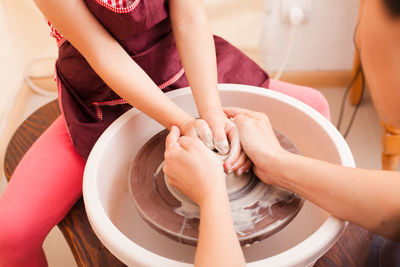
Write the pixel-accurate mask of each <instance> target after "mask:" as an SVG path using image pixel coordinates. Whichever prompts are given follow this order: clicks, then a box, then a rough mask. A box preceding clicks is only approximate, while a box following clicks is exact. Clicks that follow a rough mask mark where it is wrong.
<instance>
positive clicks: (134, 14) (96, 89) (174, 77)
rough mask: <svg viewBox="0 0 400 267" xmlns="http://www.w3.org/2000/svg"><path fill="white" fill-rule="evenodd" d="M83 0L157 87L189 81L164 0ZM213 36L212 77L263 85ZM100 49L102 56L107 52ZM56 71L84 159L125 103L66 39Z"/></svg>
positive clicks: (249, 65) (260, 73)
mask: <svg viewBox="0 0 400 267" xmlns="http://www.w3.org/2000/svg"><path fill="white" fill-rule="evenodd" d="M85 2H86V5H87V7H88V8H89V10H90V11H91V12H92V14H93V15H94V16H95V17H96V18H97V19H98V21H99V22H100V23H101V24H102V25H103V26H104V28H105V29H106V30H107V31H108V32H109V33H110V34H111V35H112V36H113V37H114V38H115V39H116V40H117V41H118V43H119V44H120V45H121V46H122V47H123V48H124V49H125V51H126V52H127V53H128V54H129V55H130V56H131V57H132V60H134V61H135V62H136V63H137V64H138V65H139V66H140V67H141V68H142V69H143V70H144V71H145V72H146V73H147V74H148V75H149V76H150V78H151V79H152V80H153V81H154V83H156V84H157V85H158V86H159V87H160V89H161V90H163V91H165V92H167V91H171V90H174V89H178V88H182V87H186V86H188V85H189V84H188V81H187V79H186V76H185V74H184V71H183V68H182V63H181V62H180V59H179V54H178V51H177V48H176V45H175V41H174V38H173V34H172V29H171V24H170V19H169V11H168V1H167V0H135V1H134V2H133V4H132V5H131V6H129V7H123V8H116V7H112V6H111V5H108V4H107V3H106V2H104V0H85ZM214 41H215V47H216V54H217V64H218V82H220V83H238V84H248V85H255V86H260V87H265V88H267V87H268V84H269V76H268V74H267V73H266V72H265V71H264V70H263V69H262V68H260V67H259V66H258V65H257V64H256V63H254V62H253V61H252V60H251V59H249V58H248V57H247V56H246V55H244V54H243V53H242V52H240V51H239V50H238V49H237V48H235V47H233V46H232V45H231V44H229V43H228V42H226V41H225V40H223V39H222V38H220V37H216V36H215V37H214ZM104 53H105V54H106V56H107V51H104ZM120 71H124V70H120ZM56 74H57V81H58V87H59V99H60V106H61V109H62V112H63V114H64V116H65V120H66V122H67V127H68V131H69V134H70V136H71V140H72V142H73V144H74V146H75V148H76V150H77V151H78V153H79V154H80V155H81V156H82V157H83V158H84V159H87V157H88V156H89V153H90V151H91V149H92V148H93V146H94V144H95V142H96V141H97V139H98V138H99V137H100V135H101V134H102V133H103V132H104V130H105V129H106V128H107V127H108V126H109V125H110V124H111V123H112V122H113V121H114V120H115V119H117V118H118V117H119V116H121V115H122V114H123V113H125V112H126V111H127V110H129V109H130V108H131V106H130V105H129V104H127V103H126V102H125V101H124V100H122V99H121V97H119V96H118V95H117V94H116V93H115V92H114V91H112V89H111V88H109V87H108V86H107V85H106V84H105V83H104V82H103V80H102V79H101V78H100V77H99V76H98V75H97V74H96V73H95V72H94V70H93V69H92V68H91V67H90V65H89V64H88V62H87V61H86V60H85V58H84V57H83V56H82V55H81V54H80V53H79V52H78V50H76V49H75V48H74V47H73V46H72V45H71V44H70V43H69V42H68V41H67V40H65V41H64V42H63V43H62V44H61V45H60V46H59V54H58V60H57V63H56ZM143 90H146V88H143Z"/></svg>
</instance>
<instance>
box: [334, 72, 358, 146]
mask: <svg viewBox="0 0 400 267" xmlns="http://www.w3.org/2000/svg"><path fill="white" fill-rule="evenodd" d="M360 75H361V78H362V81H361V84H362V86H361V96H360V100H359V101H358V103H357V105H356V106H355V108H354V111H353V114H352V115H351V119H350V122H349V124H348V125H347V128H346V130H345V131H344V134H343V137H344V138H347V136H348V134H349V133H350V130H351V128H352V126H353V123H354V120H355V117H356V115H357V112H358V109H359V107H360V105H361V102H362V100H363V98H364V91H365V78H364V73H363V71H362V67H361V65H360V66H359V67H358V69H357V72H356V74H355V75H354V77H353V79H352V80H351V82H350V83H349V85H348V86H347V88H346V90H345V92H344V94H343V98H342V103H341V105H340V113H339V119H338V123H337V125H336V128H337V129H338V130H339V131H340V127H341V124H342V121H343V115H344V111H345V103H346V99H347V96H348V94H349V92H350V89H351V87H353V85H354V83H355V82H356V81H357V79H358V77H359V76H360Z"/></svg>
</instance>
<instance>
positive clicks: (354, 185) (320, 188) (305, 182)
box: [271, 153, 400, 240]
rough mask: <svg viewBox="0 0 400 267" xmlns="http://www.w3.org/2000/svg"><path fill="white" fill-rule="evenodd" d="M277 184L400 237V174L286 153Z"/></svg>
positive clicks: (335, 212)
mask: <svg viewBox="0 0 400 267" xmlns="http://www.w3.org/2000/svg"><path fill="white" fill-rule="evenodd" d="M274 164H276V165H275V167H274V170H273V171H272V172H271V175H273V176H274V180H275V181H276V184H277V185H279V186H282V187H285V188H287V189H289V190H291V191H293V192H296V193H298V194H300V195H302V196H303V197H305V198H306V199H308V200H310V201H311V202H314V203H315V204H317V205H318V206H320V207H322V208H324V209H325V210H327V211H328V212H330V213H331V214H333V215H335V216H336V217H339V218H341V219H343V220H348V221H351V222H353V223H356V224H358V225H360V226H363V227H365V228H367V229H369V230H371V231H374V232H376V233H378V234H381V235H383V236H386V237H389V238H392V239H397V240H399V239H400V173H398V172H389V171H378V170H365V169H355V168H348V167H342V166H339V165H334V164H330V163H327V162H323V161H319V160H315V159H311V158H306V157H303V156H299V155H294V154H290V153H286V154H285V157H284V158H281V159H278V160H276V162H275V163H274Z"/></svg>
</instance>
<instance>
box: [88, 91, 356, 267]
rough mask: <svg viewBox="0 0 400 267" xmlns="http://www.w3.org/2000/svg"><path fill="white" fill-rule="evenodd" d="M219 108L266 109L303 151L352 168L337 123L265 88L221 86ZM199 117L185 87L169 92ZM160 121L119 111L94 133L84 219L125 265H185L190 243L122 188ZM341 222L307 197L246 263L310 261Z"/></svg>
mask: <svg viewBox="0 0 400 267" xmlns="http://www.w3.org/2000/svg"><path fill="white" fill-rule="evenodd" d="M220 91H221V92H220V93H221V98H222V102H223V105H224V106H238V107H244V108H249V109H253V110H257V111H262V112H265V113H266V114H267V115H268V116H269V117H270V120H271V123H272V125H273V126H274V128H276V129H277V130H279V131H281V132H282V133H284V134H286V135H287V136H288V137H289V138H290V139H291V140H292V141H293V142H294V143H295V144H296V145H297V146H298V147H299V149H300V150H301V151H302V153H303V154H304V155H306V156H309V157H313V158H317V159H321V160H325V161H329V162H332V163H337V164H341V165H344V166H350V167H354V160H353V156H352V154H351V152H350V149H349V147H348V146H347V144H346V142H345V141H344V139H343V138H342V136H341V135H340V133H339V132H338V131H337V130H336V128H335V127H334V126H333V125H332V124H331V123H330V122H329V121H328V120H326V119H325V118H324V117H323V116H322V115H320V114H319V113H318V112H316V111H315V110H313V109H312V108H310V107H308V106H307V105H305V104H303V103H301V102H300V101H298V100H296V99H294V98H291V97H288V96H286V95H283V94H280V93H277V92H273V91H271V90H265V89H263V88H258V87H253V86H246V85H236V84H221V85H220ZM168 96H169V97H170V98H171V99H173V101H174V102H176V103H177V104H178V105H179V106H180V107H182V108H183V109H184V110H186V111H187V112H189V113H190V114H192V115H193V116H197V115H198V114H197V111H196V107H195V104H194V101H193V98H192V95H191V93H190V90H189V89H188V88H184V89H181V90H176V91H173V92H170V93H168ZM162 128H163V127H162V126H161V125H159V124H158V123H156V122H155V121H153V120H152V119H150V118H149V117H147V116H146V115H144V114H142V113H140V112H139V111H138V110H136V109H132V110H130V111H129V112H127V113H125V114H124V115H122V116H121V117H120V118H119V119H117V120H116V121H115V122H114V123H113V124H112V125H111V126H110V127H109V128H108V129H107V130H106V131H105V132H104V134H103V135H102V136H101V137H100V139H99V140H98V142H97V143H96V145H95V147H94V148H93V150H92V152H91V154H90V156H89V159H88V161H87V164H86V169H85V174H84V182H83V196H84V200H85V207H86V212H87V215H88V218H89V221H90V223H91V225H92V227H93V229H94V231H95V233H96V234H97V236H98V237H99V239H100V240H101V241H102V242H103V243H104V245H105V246H106V247H107V248H108V249H109V250H110V251H111V252H112V253H113V254H114V255H115V256H116V257H117V258H118V259H120V260H121V261H122V262H124V263H125V264H127V265H129V266H190V265H191V263H193V258H194V253H195V248H194V247H192V246H188V245H184V244H180V243H178V242H175V241H173V240H170V239H168V238H167V237H164V236H162V235H161V234H159V233H158V232H156V231H154V230H153V229H152V228H151V227H149V226H148V225H147V224H146V223H145V222H144V221H143V220H142V219H141V217H140V216H139V214H138V212H137V211H136V208H135V206H134V205H133V201H132V200H131V198H130V195H129V190H128V175H129V168H130V164H131V162H132V161H133V159H134V158H135V155H136V153H137V152H138V150H139V149H140V148H141V147H142V146H143V145H144V143H145V142H146V141H147V140H148V139H149V138H151V137H152V136H153V135H155V134H156V133H157V132H159V131H160V130H162ZM345 226H346V223H345V222H343V221H341V220H339V219H337V218H335V217H333V216H330V215H329V214H328V213H327V212H326V211H324V210H322V209H321V208H319V207H317V206H316V205H314V204H312V203H310V202H308V201H306V202H305V204H304V207H303V208H302V210H301V211H300V213H299V214H298V215H297V216H296V218H295V219H294V220H293V221H292V222H291V223H290V224H289V225H288V226H287V227H285V228H284V229H283V230H282V231H280V232H278V233H277V234H275V235H273V236H272V237H270V238H268V239H266V240H264V241H262V242H259V243H257V244H253V245H251V246H249V247H246V248H243V251H244V254H245V257H246V260H247V262H248V266H302V267H303V266H309V265H313V264H314V263H315V261H316V260H317V259H318V258H320V257H321V256H322V255H323V254H324V253H325V252H326V251H328V249H329V248H330V247H331V246H332V245H333V244H334V243H335V242H336V240H337V239H338V238H339V237H340V234H341V233H342V232H343V230H344V229H345Z"/></svg>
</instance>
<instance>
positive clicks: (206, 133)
mask: <svg viewBox="0 0 400 267" xmlns="http://www.w3.org/2000/svg"><path fill="white" fill-rule="evenodd" d="M180 132H181V133H182V135H185V136H192V137H199V138H200V140H201V141H203V143H204V144H205V145H206V146H207V147H208V148H209V149H211V150H212V149H213V148H214V145H213V139H212V138H213V133H212V131H211V129H210V127H209V126H208V124H207V122H206V121H205V120H202V119H192V120H189V121H186V122H184V123H183V124H182V125H181V127H180Z"/></svg>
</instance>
